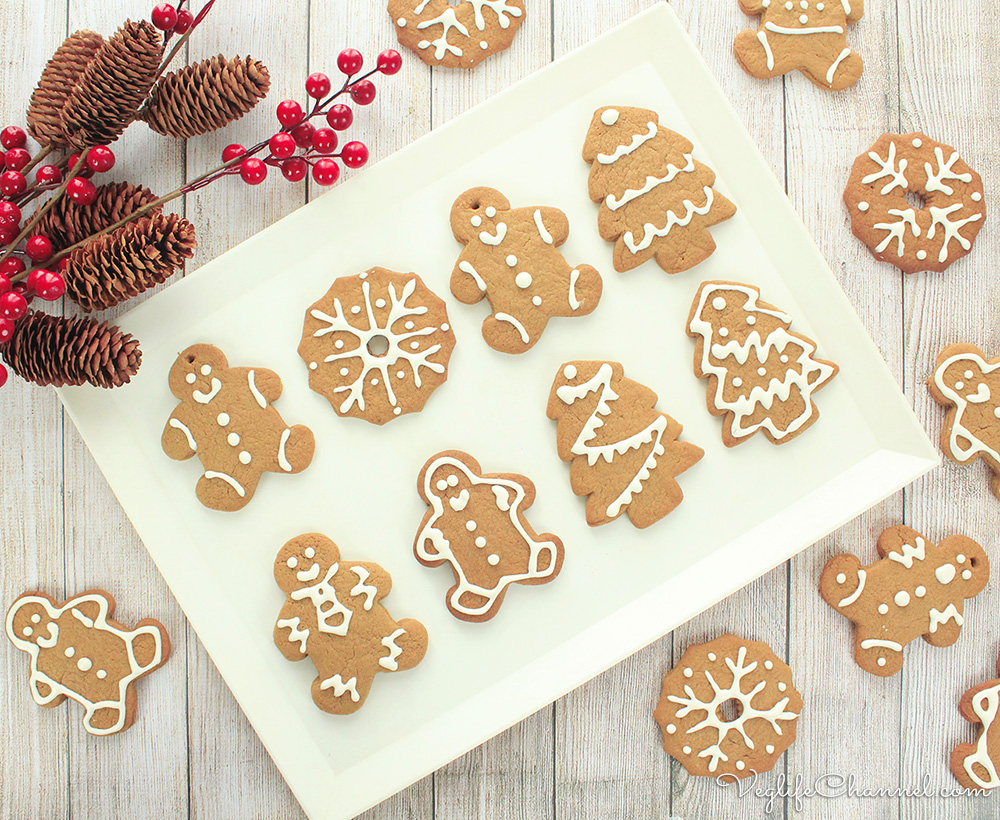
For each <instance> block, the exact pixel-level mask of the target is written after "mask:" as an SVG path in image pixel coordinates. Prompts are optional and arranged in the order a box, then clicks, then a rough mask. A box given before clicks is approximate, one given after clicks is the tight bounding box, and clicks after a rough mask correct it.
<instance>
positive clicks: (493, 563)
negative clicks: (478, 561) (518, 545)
mask: <svg viewBox="0 0 1000 820" xmlns="http://www.w3.org/2000/svg"><path fill="white" fill-rule="evenodd" d="M486 561H487V562H488V563H489V565H490V566H491V567H495V566H496V565H497V564H499V563H500V556H499V555H497V554H496V553H493V554H492V555H490V556H489V557H488V558H487V559H486Z"/></svg>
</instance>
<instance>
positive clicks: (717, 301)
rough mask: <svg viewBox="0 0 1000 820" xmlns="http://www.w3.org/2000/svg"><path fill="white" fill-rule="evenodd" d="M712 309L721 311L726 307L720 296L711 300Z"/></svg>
mask: <svg viewBox="0 0 1000 820" xmlns="http://www.w3.org/2000/svg"><path fill="white" fill-rule="evenodd" d="M712 307H714V308H715V309H716V310H723V309H724V308H725V307H726V300H725V299H724V298H723V297H722V296H716V297H715V298H714V299H713V300H712Z"/></svg>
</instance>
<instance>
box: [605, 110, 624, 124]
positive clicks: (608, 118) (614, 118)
mask: <svg viewBox="0 0 1000 820" xmlns="http://www.w3.org/2000/svg"><path fill="white" fill-rule="evenodd" d="M620 116H621V115H620V114H619V113H618V111H617V110H616V109H614V108H607V109H605V110H604V112H603V113H602V114H601V122H603V123H604V124H605V125H607V126H612V125H614V124H615V123H616V122H618V117H620Z"/></svg>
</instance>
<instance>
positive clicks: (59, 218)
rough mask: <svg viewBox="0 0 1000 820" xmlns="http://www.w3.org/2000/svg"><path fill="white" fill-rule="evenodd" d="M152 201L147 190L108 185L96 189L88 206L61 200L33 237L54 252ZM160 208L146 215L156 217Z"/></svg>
mask: <svg viewBox="0 0 1000 820" xmlns="http://www.w3.org/2000/svg"><path fill="white" fill-rule="evenodd" d="M154 199H156V197H155V196H154V194H153V192H152V191H150V190H149V189H148V188H141V187H140V186H138V185H132V184H131V183H129V182H111V183H108V184H106V185H100V186H98V188H97V198H96V199H95V200H94V201H93V203H91V204H90V205H77V204H76V203H75V202H74V201H73V200H72V199H70V198H69V197H68V196H64V197H61V198H60V199H59V200H57V201H56V204H55V205H53V206H52V209H51V210H50V211H49V212H48V213H46V214H45V216H43V217H42V219H41V221H40V222H39V223H38V225H37V226H36V228H35V233H39V234H41V235H42V236H45V237H47V238H48V239H49V240H50V241H51V242H52V248H53V250H55V251H56V252H59V251H61V250H63V249H64V248H68V247H70V246H71V245H75V244H76V243H77V242H79V241H81V240H82V239H86V238H87V237H89V236H93V235H94V234H95V233H98V232H100V231H102V230H104V229H105V228H107V227H109V226H110V225H114V224H115V223H116V222H119V221H120V220H122V219H124V218H125V217H127V216H129V215H130V214H133V213H135V212H136V211H137V210H139V208H141V207H142V206H143V205H147V204H149V203H150V202H152V201H153V200H154ZM162 210H163V208H162V207H157V208H155V209H153V210H152V211H149V214H150V215H153V214H158V213H160V211H162Z"/></svg>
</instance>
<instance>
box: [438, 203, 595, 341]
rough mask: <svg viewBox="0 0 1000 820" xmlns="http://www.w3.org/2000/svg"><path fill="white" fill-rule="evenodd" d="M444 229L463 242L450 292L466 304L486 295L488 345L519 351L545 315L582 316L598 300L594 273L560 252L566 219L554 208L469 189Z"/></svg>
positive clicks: (538, 334) (544, 321) (535, 335)
mask: <svg viewBox="0 0 1000 820" xmlns="http://www.w3.org/2000/svg"><path fill="white" fill-rule="evenodd" d="M451 229H452V232H453V233H454V234H455V239H457V240H458V241H459V242H461V243H462V244H463V245H465V249H464V250H463V251H462V254H461V256H459V258H458V262H457V263H456V264H455V269H454V271H453V272H452V274H451V292H452V293H453V294H454V295H455V298H456V299H458V300H459V301H460V302H464V303H465V304H467V305H474V304H476V303H477V302H479V301H480V300H482V299H486V300H488V301H489V304H490V311H491V313H490V316H488V317H487V318H486V320H485V321H484V322H483V338H484V339H485V340H486V343H487V344H488V345H489V346H490V347H492V348H493V349H494V350H499V351H501V352H502V353H524V352H525V351H527V350H530V349H531V348H532V347H533V346H534V344H535V342H537V341H538V340H539V339H540V338H541V336H542V331H544V330H545V326H546V325H547V324H548V321H549V319H551V318H552V317H554V316H568V317H575V316H586V315H587V314H589V313H592V312H593V310H594V308H596V307H597V303H598V302H599V301H600V300H601V292H602V290H603V288H604V283H603V282H602V281H601V275H600V274H599V273H598V272H597V271H596V270H595V269H594V268H592V267H591V266H590V265H576V266H574V265H571V264H569V263H568V262H567V261H566V257H564V256H563V255H562V253H561V252H560V251H559V246H560V245H562V244H563V243H564V242H565V241H566V238H567V237H568V236H569V221H568V220H567V219H566V214H564V213H563V212H562V211H560V210H557V209H556V208H545V207H534V206H533V207H530V208H514V209H512V208H511V207H510V201H509V200H508V199H507V197H505V196H504V195H503V194H501V193H500V192H499V191H496V190H494V189H493V188H472V189H471V190H468V191H466V192H465V193H464V194H462V195H461V196H459V197H458V199H456V200H455V204H454V205H453V206H452V209H451Z"/></svg>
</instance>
